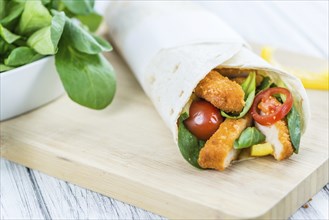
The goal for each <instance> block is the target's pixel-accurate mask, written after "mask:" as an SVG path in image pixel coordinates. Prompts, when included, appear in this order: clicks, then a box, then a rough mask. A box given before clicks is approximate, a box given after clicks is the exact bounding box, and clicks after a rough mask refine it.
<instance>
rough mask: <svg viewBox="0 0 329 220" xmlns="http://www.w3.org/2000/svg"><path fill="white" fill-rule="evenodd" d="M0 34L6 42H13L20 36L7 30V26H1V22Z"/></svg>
mask: <svg viewBox="0 0 329 220" xmlns="http://www.w3.org/2000/svg"><path fill="white" fill-rule="evenodd" d="M0 36H1V37H2V39H4V40H5V41H6V42H7V43H8V44H11V43H13V42H15V41H16V40H18V39H19V38H20V36H19V35H16V34H14V33H12V32H10V31H9V30H7V28H5V27H3V26H2V25H1V24H0Z"/></svg>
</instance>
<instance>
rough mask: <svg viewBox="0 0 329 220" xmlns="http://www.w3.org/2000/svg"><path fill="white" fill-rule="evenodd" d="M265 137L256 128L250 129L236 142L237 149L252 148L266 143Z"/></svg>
mask: <svg viewBox="0 0 329 220" xmlns="http://www.w3.org/2000/svg"><path fill="white" fill-rule="evenodd" d="M265 138H266V137H265V135H264V134H263V133H262V132H260V131H259V130H258V129H257V128H255V127H248V128H246V129H245V130H243V132H242V133H241V135H240V137H239V138H238V139H237V140H235V141H234V148H235V149H243V148H248V147H251V146H252V145H255V144H259V143H262V142H264V141H265Z"/></svg>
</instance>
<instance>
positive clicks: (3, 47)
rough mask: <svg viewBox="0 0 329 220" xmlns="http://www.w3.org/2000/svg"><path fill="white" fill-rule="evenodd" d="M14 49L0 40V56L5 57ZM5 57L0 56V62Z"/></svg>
mask: <svg viewBox="0 0 329 220" xmlns="http://www.w3.org/2000/svg"><path fill="white" fill-rule="evenodd" d="M14 48H15V46H14V45H12V44H8V43H7V42H6V41H5V40H3V39H2V38H0V54H1V55H6V54H7V53H9V52H10V51H12V50H13V49H14ZM4 57H5V56H1V58H0V60H1V61H2V60H3V59H4Z"/></svg>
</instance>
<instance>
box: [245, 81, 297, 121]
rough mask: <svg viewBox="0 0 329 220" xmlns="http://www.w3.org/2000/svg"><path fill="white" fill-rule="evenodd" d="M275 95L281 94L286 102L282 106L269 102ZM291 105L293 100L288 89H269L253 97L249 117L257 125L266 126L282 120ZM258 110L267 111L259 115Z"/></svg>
mask: <svg viewBox="0 0 329 220" xmlns="http://www.w3.org/2000/svg"><path fill="white" fill-rule="evenodd" d="M275 94H283V95H284V96H285V97H286V101H285V102H284V103H283V104H281V103H280V104H277V103H276V102H275V101H273V100H271V99H273V98H274V97H273V96H272V95H275ZM261 102H262V103H261ZM269 105H271V106H269ZM292 105H293V98H292V95H291V93H290V92H289V90H288V89H285V88H281V87H274V88H269V89H266V90H264V91H262V92H260V93H258V95H257V96H256V97H255V99H254V102H253V104H252V106H251V115H252V117H253V118H254V120H255V121H256V122H258V123H259V124H261V125H267V126H268V125H272V124H274V123H275V122H277V121H279V120H281V119H283V118H284V117H285V116H286V115H287V114H288V113H289V111H290V110H291V108H292ZM259 108H260V109H262V110H264V109H267V110H269V111H266V112H262V113H263V114H260V110H259Z"/></svg>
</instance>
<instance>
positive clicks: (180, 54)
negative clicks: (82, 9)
mask: <svg viewBox="0 0 329 220" xmlns="http://www.w3.org/2000/svg"><path fill="white" fill-rule="evenodd" d="M105 17H106V22H107V26H108V29H109V35H110V39H111V40H112V41H113V43H114V45H115V48H116V49H117V50H118V51H119V52H120V54H121V55H122V57H123V58H124V59H125V61H126V62H127V64H128V65H129V66H130V68H131V70H132V71H133V73H134V75H135V76H136V78H137V79H138V81H139V83H140V84H141V86H142V87H143V89H144V91H145V93H146V94H147V95H148V97H149V98H150V99H151V100H152V102H153V104H154V106H155V107H156V109H157V111H158V112H159V114H160V116H161V117H162V119H163V121H164V122H165V123H166V125H167V126H168V127H169V129H170V130H171V131H172V133H173V137H174V141H175V142H176V143H177V145H178V147H179V149H180V152H181V154H182V156H183V157H184V158H185V160H186V161H187V162H189V163H190V164H191V165H193V166H195V167H198V168H204V169H207V168H210V169H216V170H224V169H225V168H226V167H228V166H229V165H230V164H232V162H233V161H237V160H241V159H242V158H246V157H247V158H249V157H257V156H265V155H270V154H271V155H273V156H274V158H275V159H277V160H283V159H286V158H289V157H290V156H291V155H292V154H293V153H294V152H295V153H298V150H299V145H300V140H301V135H302V133H303V132H304V131H305V128H306V126H307V121H308V118H309V106H308V100H307V96H306V92H305V89H304V88H303V86H302V84H301V82H300V81H299V80H298V79H297V78H296V77H294V76H293V75H291V74H289V73H286V72H284V71H282V70H279V69H276V68H274V67H272V66H271V65H270V64H268V63H267V62H265V61H264V60H263V59H261V58H260V57H258V56H257V55H255V54H254V53H253V52H252V51H251V50H250V48H249V46H248V44H247V43H246V42H245V41H244V40H243V38H242V37H240V36H239V35H238V34H237V33H236V32H235V31H234V30H232V29H231V28H230V27H229V26H228V25H227V24H225V23H224V22H223V21H222V20H220V19H219V18H218V17H217V16H216V15H214V14H212V13H210V12H208V11H206V10H205V9H203V8H201V7H200V6H198V5H195V4H194V3H190V2H166V1H161V2H143V1H137V2H133V1H120V2H119V1H115V2H111V3H110V5H109V7H108V9H107V10H106V15H105Z"/></svg>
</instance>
